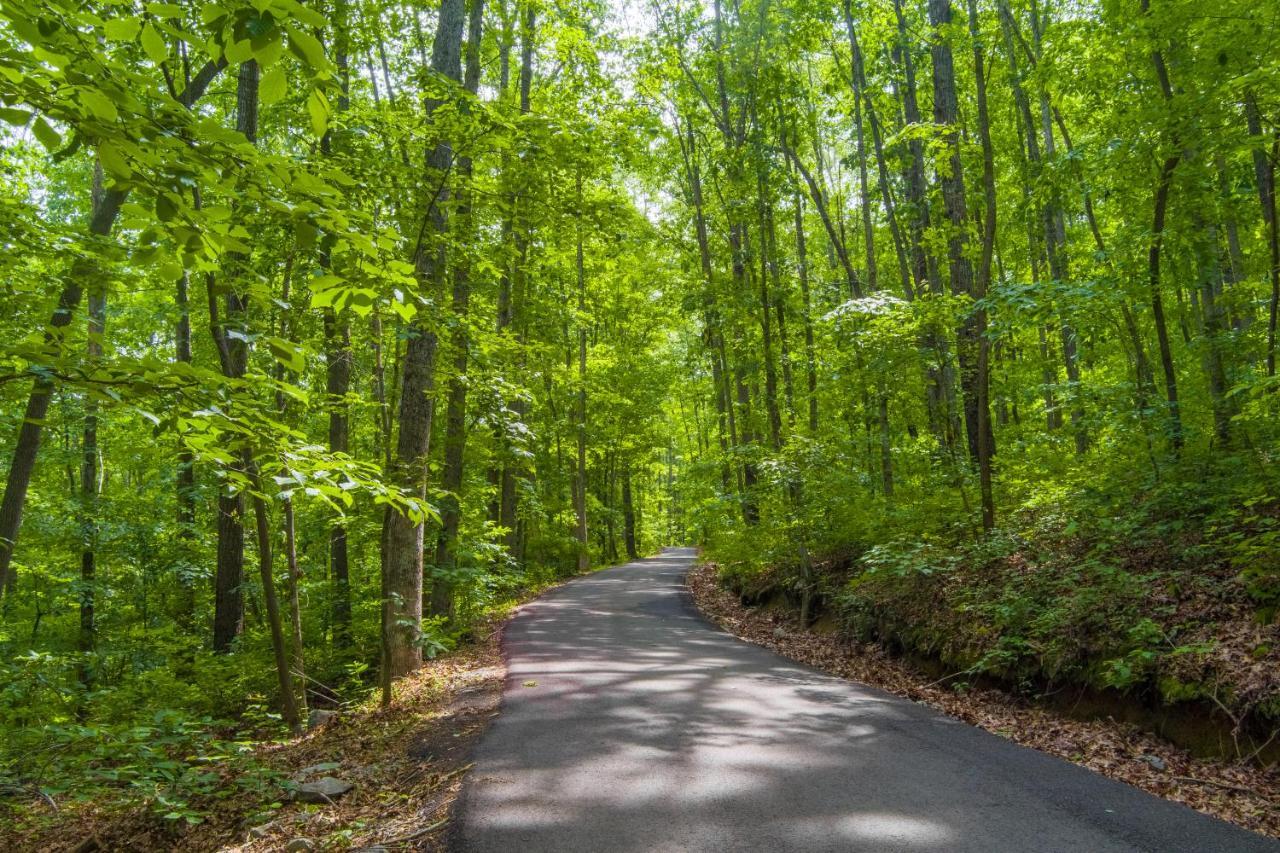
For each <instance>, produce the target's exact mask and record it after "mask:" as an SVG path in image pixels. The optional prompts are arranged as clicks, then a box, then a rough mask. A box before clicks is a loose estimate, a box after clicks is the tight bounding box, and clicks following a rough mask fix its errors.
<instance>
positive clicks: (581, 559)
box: [573, 170, 591, 573]
mask: <svg viewBox="0 0 1280 853" xmlns="http://www.w3.org/2000/svg"><path fill="white" fill-rule="evenodd" d="M576 192H577V201H578V204H577V210H578V221H577V228H576V234H577V239H576V244H577V245H576V247H575V248H576V255H575V260H576V266H577V271H578V317H577V326H578V395H577V396H578V407H577V412H576V416H575V420H576V422H577V423H576V432H577V441H578V464H577V468H576V474H575V477H574V483H575V487H574V494H573V503H574V505H573V511H574V515H575V516H576V517H577V530H576V535H577V538H578V571H579V572H580V573H581V572H585V571H587V570H588V569H590V568H591V552H590V550H589V549H588V545H587V320H586V311H587V276H586V268H585V266H584V264H583V251H582V239H583V238H582V172H581V170H579V172H578V174H577V185H576Z"/></svg>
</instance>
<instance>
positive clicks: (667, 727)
mask: <svg viewBox="0 0 1280 853" xmlns="http://www.w3.org/2000/svg"><path fill="white" fill-rule="evenodd" d="M693 560H694V551H693V550H692V549H689V548H683V549H680V548H673V549H668V550H666V551H664V552H663V553H662V554H661V555H660V556H657V557H653V558H651V559H647V560H640V561H638V562H635V563H630V564H628V565H625V566H619V567H617V568H613V569H608V570H605V571H602V572H598V573H596V574H593V575H589V576H587V577H584V578H580V579H578V580H574V581H572V582H570V583H568V584H565V585H564V586H561V587H559V588H557V589H554V590H552V591H551V592H549V593H548V594H546V595H545V596H543V597H542V598H540V599H538V600H537V601H534V602H532V603H530V604H528V605H526V606H525V607H523V608H521V610H520V612H519V614H518V615H517V616H516V618H515V619H514V620H513V621H512V622H511V624H510V625H509V626H508V627H507V631H506V635H505V640H504V647H505V651H506V654H507V656H508V658H509V666H510V669H509V672H508V675H507V684H506V687H505V692H504V695H503V704H502V711H501V714H500V715H499V716H498V717H497V719H496V720H494V723H493V726H492V727H491V728H490V730H489V731H488V732H487V733H486V734H485V735H484V737H483V738H482V739H481V741H480V743H479V744H478V745H477V748H476V752H475V755H474V760H475V767H474V769H472V771H471V772H470V773H469V774H468V776H467V778H466V780H465V782H464V786H463V791H462V798H461V800H460V803H459V819H458V822H457V825H456V829H455V832H454V836H453V839H452V844H453V847H454V849H457V850H462V851H477V853H482V852H483V851H504V853H505V851H510V853H533V851H554V853H569V851H584V853H585V851H591V853H605V851H610V853H628V851H754V850H758V851H771V853H776V851H792V850H794V851H804V853H814V851H824V850H833V851H834V850H839V851H875V853H887V851H948V853H952V851H974V853H979V851H980V853H1003V851H1017V853H1033V852H1038V851H1046V853H1047V851H1087V852H1088V853H1110V851H1152V853H1169V851H1188V853H1190V851H1195V853H1210V851H1231V853H1237V851H1255V850H1256V851H1271V853H1277V851H1280V843H1277V842H1273V841H1270V840H1268V839H1265V838H1263V837H1262V836H1258V835H1254V834H1253V833H1250V832H1246V831H1244V830H1242V829H1239V828H1237V827H1235V826H1232V825H1230V824H1227V823H1223V822H1221V821H1217V820H1214V819H1212V818H1209V817H1206V816H1204V815H1201V814H1198V813H1197V812H1194V811H1192V810H1191V809H1188V808H1186V807H1184V806H1181V805H1178V804H1176V803H1171V802H1167V801H1165V800H1161V799H1159V798H1157V797H1153V796H1151V795H1149V794H1146V793H1144V792H1142V791H1140V790H1138V789H1136V788H1132V787H1129V786H1128V785H1124V784H1121V783H1119V782H1113V781H1111V780H1109V779H1106V778H1104V777H1102V776H1099V775H1097V774H1095V773H1092V772H1090V771H1088V770H1085V769H1083V768H1081V767H1077V766H1075V765H1073V764H1070V763H1068V762H1065V761H1062V760H1060V759H1057V758H1053V757H1051V756H1048V755H1045V754H1043V753H1040V752H1036V751H1035V750H1031V749H1026V748H1024V747H1020V746H1017V745H1015V744H1013V743H1010V742H1008V741H1006V740H1004V739H1003V738H1000V737H997V736H996V735H993V734H989V733H987V732H985V731H982V730H981V729H976V728H973V727H971V726H968V725H966V724H964V723H961V722H959V721H957V720H955V719H952V718H950V717H947V716H945V715H943V714H940V713H938V712H937V711H934V710H932V709H930V708H927V707H924V706H922V705H917V704H915V703H914V702H911V701H908V700H906V699H901V698H899V697H896V696H892V695H890V694H888V693H884V692H882V691H880V690H876V689H874V688H870V687H866V686H863V685H861V684H857V683H853V682H849V681H844V680H841V679H837V678H833V677H830V676H827V675H823V674H821V673H818V672H816V671H814V670H811V669H809V668H807V667H803V666H800V665H798V664H795V663H792V662H790V661H787V660H785V659H783V658H781V657H778V656H777V655H775V654H773V653H772V652H770V651H767V650H765V649H762V648H760V647H758V646H753V645H750V644H748V643H743V642H741V641H739V640H737V639H735V638H734V637H732V636H730V635H728V634H726V633H724V632H723V631H721V630H720V629H718V628H717V627H715V626H714V625H712V624H710V623H708V622H707V621H705V620H704V619H703V618H702V617H701V616H699V614H698V613H697V611H696V610H695V609H694V607H693V603H692V601H691V600H690V599H689V596H688V593H687V592H686V591H685V589H684V584H683V580H684V575H685V573H686V572H687V571H688V569H689V567H690V565H691V564H692V562H693Z"/></svg>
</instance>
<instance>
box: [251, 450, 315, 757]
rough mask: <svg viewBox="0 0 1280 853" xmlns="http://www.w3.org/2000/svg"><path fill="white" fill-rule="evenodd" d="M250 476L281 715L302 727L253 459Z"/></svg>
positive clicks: (289, 723) (267, 523)
mask: <svg viewBox="0 0 1280 853" xmlns="http://www.w3.org/2000/svg"><path fill="white" fill-rule="evenodd" d="M248 474H249V479H250V480H251V481H252V483H253V490H254V492H255V494H254V496H253V516H254V522H255V524H254V527H255V530H256V531H257V535H258V573H259V575H260V576H261V579H262V602H263V605H264V606H265V607H266V610H267V626H268V628H269V629H270V631H271V648H272V651H273V653H274V656H275V662H276V679H277V681H278V682H279V687H280V715H281V717H283V719H284V722H285V724H286V725H287V726H288V727H289V728H290V730H292V731H294V732H297V731H299V730H300V729H301V727H302V718H301V716H300V715H299V713H298V700H297V697H296V696H295V695H294V692H293V675H292V673H291V672H290V669H289V652H288V650H287V648H286V647H285V640H284V627H283V623H282V622H281V619H280V602H279V600H278V599H277V597H276V583H275V577H274V576H273V574H272V566H271V563H272V561H271V527H270V521H269V519H268V517H267V502H266V501H265V500H264V499H263V498H262V497H261V494H262V483H261V480H260V478H259V476H258V469H257V466H256V465H254V464H253V463H252V462H250V463H249V471H248Z"/></svg>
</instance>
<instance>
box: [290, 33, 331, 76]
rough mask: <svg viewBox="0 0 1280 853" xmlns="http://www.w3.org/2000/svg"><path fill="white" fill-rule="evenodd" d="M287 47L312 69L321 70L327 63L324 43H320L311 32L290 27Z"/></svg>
mask: <svg viewBox="0 0 1280 853" xmlns="http://www.w3.org/2000/svg"><path fill="white" fill-rule="evenodd" d="M289 47H290V49H291V50H292V51H293V52H294V54H295V55H296V56H297V57H298V58H299V59H301V60H302V61H303V62H305V63H306V64H307V65H309V66H310V67H311V69H312V70H313V71H322V70H324V69H325V67H326V66H327V65H328V61H327V60H326V59H325V56H324V45H322V44H320V40H319V39H318V38H316V37H315V36H313V35H311V33H308V32H306V31H304V30H300V29H297V28H295V27H290V28H289Z"/></svg>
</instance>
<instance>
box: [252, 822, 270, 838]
mask: <svg viewBox="0 0 1280 853" xmlns="http://www.w3.org/2000/svg"><path fill="white" fill-rule="evenodd" d="M270 834H271V824H269V823H264V824H262V825H261V826H251V827H249V840H250V841H259V840H261V839H263V838H266V837H267V836H268V835H270Z"/></svg>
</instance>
